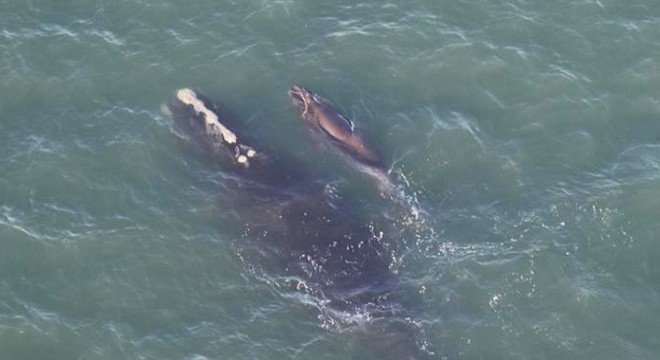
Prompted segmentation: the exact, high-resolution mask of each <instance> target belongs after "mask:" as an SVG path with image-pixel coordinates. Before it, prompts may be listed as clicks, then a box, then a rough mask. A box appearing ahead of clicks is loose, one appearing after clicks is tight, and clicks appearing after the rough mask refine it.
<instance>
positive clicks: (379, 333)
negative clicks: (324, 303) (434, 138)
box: [168, 96, 426, 359]
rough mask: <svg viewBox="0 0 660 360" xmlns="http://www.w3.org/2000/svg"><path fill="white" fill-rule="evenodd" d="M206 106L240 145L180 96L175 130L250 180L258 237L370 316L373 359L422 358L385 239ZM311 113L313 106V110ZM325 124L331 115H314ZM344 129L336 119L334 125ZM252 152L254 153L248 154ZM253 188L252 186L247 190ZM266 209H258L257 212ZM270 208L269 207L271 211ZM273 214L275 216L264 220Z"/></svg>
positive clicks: (358, 152)
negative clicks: (242, 156)
mask: <svg viewBox="0 0 660 360" xmlns="http://www.w3.org/2000/svg"><path fill="white" fill-rule="evenodd" d="M197 98H198V99H199V100H200V101H201V103H203V104H204V106H205V108H206V109H208V110H209V111H212V112H213V113H214V114H217V116H218V118H219V120H220V122H221V123H223V124H224V125H225V126H226V127H227V128H229V127H230V126H231V128H230V129H231V131H233V132H234V134H235V135H236V139H237V140H236V141H235V142H234V143H228V142H227V141H225V139H223V138H222V136H217V134H213V133H210V132H209V127H208V124H207V120H206V118H205V115H204V114H202V113H200V112H198V111H197V110H195V109H194V107H193V106H191V105H190V104H186V103H184V102H182V101H180V100H179V99H176V98H175V99H173V100H172V101H170V102H169V103H168V107H169V109H170V111H171V112H172V115H173V118H174V120H175V125H176V127H177V128H178V129H180V130H181V131H183V132H185V133H186V134H187V136H188V137H189V139H190V140H191V141H193V142H196V143H198V144H199V145H201V147H202V148H203V149H204V152H205V153H206V154H207V155H209V158H211V159H212V160H213V161H214V162H217V163H219V164H220V167H221V169H222V171H224V172H228V173H232V174H235V175H236V176H237V177H239V178H241V179H243V183H244V184H242V186H241V187H240V189H238V190H239V191H240V192H241V198H242V199H243V200H244V201H242V202H243V204H242V205H239V207H242V208H243V211H241V214H245V216H242V218H243V219H244V221H246V222H252V223H253V224H255V225H254V226H250V227H251V228H252V229H253V231H254V232H255V233H263V230H266V231H267V233H268V236H267V239H266V240H267V241H268V242H269V243H270V244H272V245H273V246H276V247H277V248H278V249H279V250H280V251H279V254H280V255H279V256H281V257H282V258H281V259H280V260H281V263H282V264H284V269H283V271H284V272H285V273H286V275H287V276H293V277H296V278H298V279H299V280H300V281H302V282H304V283H305V284H307V285H308V286H312V287H314V288H315V290H317V291H319V292H320V293H322V294H323V295H322V296H323V297H325V298H326V299H327V300H329V303H330V307H331V308H332V309H333V310H337V311H348V312H355V311H363V312H364V311H367V312H368V313H369V314H370V316H371V317H372V321H371V322H372V326H370V329H371V330H370V331H368V335H367V336H366V338H367V341H368V342H369V343H370V344H371V345H370V348H371V350H372V353H373V355H377V356H379V357H380V358H392V359H418V358H419V359H422V358H426V354H425V353H424V352H422V351H420V350H419V346H418V345H417V343H416V341H415V339H414V334H413V332H412V331H411V329H410V326H409V325H408V324H404V323H403V322H402V321H401V319H403V318H404V317H407V316H408V315H407V314H406V310H405V309H403V310H402V306H401V303H400V302H399V301H398V300H397V299H398V293H399V292H400V291H399V290H400V289H399V281H398V279H397V278H396V276H395V275H394V274H393V273H392V272H391V270H390V267H389V266H390V264H391V254H390V252H389V251H388V250H387V247H386V246H385V242H384V240H383V239H382V234H379V231H377V230H376V229H374V227H373V225H369V224H368V223H367V222H366V221H365V220H364V219H363V218H362V217H361V216H360V214H355V213H353V212H352V211H351V209H350V207H349V206H346V204H345V203H342V202H338V201H336V200H333V199H332V198H330V197H328V196H326V195H325V194H324V192H323V188H324V184H322V183H319V181H318V178H317V177H316V176H315V175H314V174H312V173H310V171H308V170H307V169H306V168H305V167H304V166H302V165H301V164H300V162H299V161H296V160H295V159H293V158H290V157H286V156H283V155H280V154H276V153H275V152H274V151H272V150H269V149H262V148H260V147H259V146H253V144H254V140H252V139H249V138H248V137H246V136H245V135H244V134H241V133H240V131H238V130H237V129H239V128H240V125H239V124H237V123H234V122H232V120H231V119H229V117H228V116H227V115H226V113H225V112H224V111H223V110H222V109H221V108H220V107H219V106H218V105H216V104H215V103H213V102H211V101H210V100H209V99H208V98H205V97H203V96H197ZM310 110H311V109H308V111H310ZM311 111H312V114H315V116H316V118H317V119H319V118H320V119H321V120H316V121H319V122H321V123H322V122H324V121H326V122H327V119H326V120H323V117H324V116H326V115H324V114H320V115H319V113H320V112H322V111H324V110H322V109H320V108H315V110H311ZM319 126H321V127H333V126H337V127H340V126H342V125H341V124H340V123H338V124H335V120H330V121H329V125H328V124H326V125H322V124H319ZM327 131H328V132H329V133H336V134H337V133H341V132H344V135H347V136H344V137H341V136H342V135H341V134H340V135H339V136H338V138H337V139H336V140H333V141H339V142H341V141H342V139H343V140H347V141H348V142H347V143H348V145H347V147H346V149H348V150H349V151H352V152H354V155H353V154H352V156H356V158H358V159H360V161H363V162H365V163H366V164H368V165H369V166H374V167H376V166H381V165H382V161H381V160H380V156H379V155H378V154H377V152H375V151H374V150H372V149H371V148H370V147H368V146H367V145H366V142H364V141H363V139H362V138H361V137H359V136H358V135H356V134H354V133H351V134H349V133H346V132H347V131H348V130H347V128H340V129H338V130H337V129H329V130H327ZM241 146H242V147H244V148H243V150H244V149H246V148H247V149H254V150H255V152H256V154H254V155H253V156H252V157H250V158H249V159H247V162H248V163H249V166H246V165H245V163H243V162H240V161H238V156H237V155H236V154H237V152H238V153H241V151H243V150H241V149H239V150H237V149H236V148H237V147H241ZM243 153H247V152H243ZM245 184H249V185H247V186H246V185H245ZM255 207H258V208H260V209H259V211H254V208H255ZM265 208H267V210H264V209H265ZM265 214H268V215H265Z"/></svg>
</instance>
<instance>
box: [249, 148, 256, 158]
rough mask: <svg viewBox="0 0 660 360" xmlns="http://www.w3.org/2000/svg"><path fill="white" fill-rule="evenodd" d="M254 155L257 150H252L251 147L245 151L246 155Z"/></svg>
mask: <svg viewBox="0 0 660 360" xmlns="http://www.w3.org/2000/svg"><path fill="white" fill-rule="evenodd" d="M255 155H257V152H256V151H254V150H253V149H250V150H248V151H247V156H248V157H254V156H255Z"/></svg>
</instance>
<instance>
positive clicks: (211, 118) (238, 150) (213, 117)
mask: <svg viewBox="0 0 660 360" xmlns="http://www.w3.org/2000/svg"><path fill="white" fill-rule="evenodd" d="M176 97H177V98H178V99H179V100H180V101H181V102H182V103H184V104H186V105H190V106H192V108H193V109H194V110H195V113H197V114H201V115H202V117H203V118H204V122H205V124H206V132H207V133H208V134H211V135H221V137H222V139H223V141H225V142H226V143H228V144H230V145H233V148H234V151H235V154H234V157H235V160H236V162H238V163H239V164H242V165H243V166H245V167H248V166H249V165H250V164H249V162H248V158H253V157H255V156H256V155H257V152H256V151H255V150H254V149H253V148H251V147H249V146H247V145H243V144H240V143H239V142H238V138H237V136H236V134H234V133H233V132H232V131H231V130H229V129H227V128H226V127H225V126H224V125H222V123H220V119H219V118H218V115H217V114H216V113H214V112H213V111H211V110H209V109H208V108H207V107H206V105H204V102H202V101H201V100H200V99H199V98H198V97H197V94H195V92H194V91H192V90H191V89H187V88H184V89H180V90H179V91H177V93H176Z"/></svg>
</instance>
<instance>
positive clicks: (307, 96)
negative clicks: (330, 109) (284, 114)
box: [289, 85, 320, 120]
mask: <svg viewBox="0 0 660 360" xmlns="http://www.w3.org/2000/svg"><path fill="white" fill-rule="evenodd" d="M289 96H291V100H292V101H293V107H294V108H296V110H298V112H300V116H301V117H302V118H303V119H305V120H309V119H311V114H312V113H313V112H314V108H315V106H314V105H318V104H320V101H319V99H318V98H317V97H316V96H315V95H314V94H313V93H312V92H311V91H309V90H307V89H305V88H304V87H302V86H300V85H293V86H292V87H291V88H290V89H289Z"/></svg>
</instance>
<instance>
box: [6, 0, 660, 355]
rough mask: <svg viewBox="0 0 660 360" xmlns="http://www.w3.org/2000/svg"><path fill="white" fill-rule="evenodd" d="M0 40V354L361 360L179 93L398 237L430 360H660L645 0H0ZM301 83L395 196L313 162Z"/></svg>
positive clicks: (655, 42)
mask: <svg viewBox="0 0 660 360" xmlns="http://www.w3.org/2000/svg"><path fill="white" fill-rule="evenodd" d="M0 25H1V26H0V54H1V56H0V73H1V74H2V81H1V82H0V99H1V100H0V359H2V360H4V359H7V360H12V359H186V360H193V359H194V360H202V359H335V358H336V359H347V358H349V359H350V358H360V359H368V358H371V357H370V356H371V355H370V352H369V347H370V346H372V345H373V344H371V343H370V342H369V341H367V340H366V339H365V337H364V336H363V335H360V332H359V331H358V330H359V329H360V328H364V327H365V326H366V325H365V324H367V323H368V322H369V321H370V319H369V314H368V313H361V312H360V311H353V312H351V311H336V310H333V309H332V308H330V307H327V306H325V302H324V300H323V299H322V298H320V297H318V296H316V295H315V293H314V291H310V290H308V289H305V288H304V286H301V283H298V285H297V286H292V285H291V283H292V282H293V283H295V282H296V280H295V279H290V278H286V277H285V276H283V275H282V272H281V271H278V270H277V269H278V264H277V261H276V260H274V259H273V258H272V256H271V253H270V250H268V249H269V245H268V244H263V243H262V242H260V239H259V238H258V237H255V236H252V235H246V234H248V232H246V231H245V228H244V222H243V220H242V219H241V217H240V216H239V214H238V213H237V212H236V211H234V209H233V208H232V207H231V204H234V203H236V201H240V198H239V197H240V194H237V193H235V192H234V191H233V190H232V187H231V186H229V183H230V182H236V181H237V180H236V179H235V178H233V177H231V176H228V175H227V174H226V173H224V172H223V171H222V169H221V168H219V167H218V166H216V165H214V164H212V163H209V161H208V159H206V158H204V157H203V156H200V154H199V153H198V152H196V151H191V150H190V148H189V147H188V146H187V144H185V141H184V142H183V143H182V138H181V136H180V135H179V134H178V133H177V131H176V129H175V128H174V126H173V124H172V119H171V118H170V117H169V116H168V115H167V114H166V113H165V112H163V111H162V108H163V106H162V105H163V104H164V103H165V102H167V101H168V100H170V99H171V98H172V97H173V96H174V94H175V91H176V89H178V88H181V87H191V88H194V89H196V90H198V91H200V92H202V93H204V94H205V95H207V96H209V97H211V98H213V99H216V100H217V101H219V102H220V103H221V104H223V105H224V106H225V107H226V108H227V109H228V110H229V111H231V112H232V113H233V114H234V115H235V118H236V119H237V121H239V122H240V123H242V124H244V130H246V131H248V132H249V133H250V134H251V135H253V137H254V138H256V139H259V141H260V142H261V143H262V144H265V145H267V146H268V147H269V148H273V149H279V150H285V151H288V152H290V153H292V154H294V155H295V156H297V157H299V158H300V159H302V161H304V162H305V163H306V164H309V166H313V167H316V168H317V169H320V170H325V175H324V176H326V178H327V179H329V181H331V183H330V184H331V186H330V188H331V190H332V191H333V192H334V193H335V195H336V196H337V197H341V198H345V199H351V200H352V202H353V203H354V204H355V205H354V207H355V210H357V211H361V212H363V213H365V217H367V218H369V219H373V222H374V223H379V222H380V223H386V222H391V223H392V224H394V226H390V227H388V229H390V230H388V231H389V232H390V233H389V234H385V235H386V236H389V238H390V239H391V240H390V241H391V244H389V245H390V249H392V254H391V255H392V261H391V264H390V268H391V269H392V271H393V272H394V273H396V275H397V277H398V278H399V281H400V284H401V285H400V288H401V289H400V292H401V293H402V297H404V298H406V299H407V301H406V302H405V306H406V307H407V308H408V311H409V313H410V314H411V315H410V318H409V319H407V321H409V322H410V323H412V324H414V327H415V328H416V330H417V331H416V333H417V334H416V337H417V344H418V345H419V346H420V347H421V348H423V350H424V351H425V352H426V353H427V354H429V356H430V357H431V358H437V359H657V358H658V357H660V337H659V336H658V334H659V333H660V316H659V315H658V314H659V313H660V260H659V259H660V242H659V240H660V237H659V236H660V98H659V94H660V40H659V39H660V6H659V5H658V3H657V1H656V0H631V1H620V0H600V1H599V0H595V1H591V0H582V1H579V0H574V1H566V0H559V1H541V0H527V1H525V0H509V1H482V0H464V1H438V0H414V1H400V2H398V3H397V2H393V3H386V2H381V1H375V0H369V1H361V2H356V1H318V0H313V1H312V0H305V1H303V0H280V1H268V0H259V1H254V0H241V1H238V0H235V1H210V0H204V1H183V0H165V1H162V0H159V1H155V0H134V1H131V0H121V1H110V0H94V1H83V0H67V1H46V0H25V1H19V0H4V1H2V2H1V3H0ZM293 84H302V85H305V86H308V87H310V88H311V89H313V90H315V91H316V92H318V93H320V94H321V95H323V96H324V97H326V98H328V99H330V100H332V102H333V103H335V104H336V105H337V106H338V107H339V108H340V109H341V110H342V112H343V113H344V114H345V115H346V116H347V117H349V118H351V119H352V120H353V121H354V122H355V123H356V124H357V125H358V126H359V127H360V128H361V129H362V130H363V131H364V132H365V133H366V134H368V136H369V138H370V139H371V142H372V143H373V144H374V145H375V146H376V147H377V148H378V149H380V151H381V152H382V153H383V155H384V157H385V159H386V160H387V163H388V165H389V167H390V170H391V171H390V173H391V178H392V182H393V183H394V185H395V186H396V188H397V189H398V190H397V191H399V192H400V194H399V196H400V198H401V199H400V200H401V201H399V204H398V205H396V204H393V203H392V202H391V201H390V202H388V201H385V200H383V199H382V198H380V197H379V196H378V195H377V194H376V192H375V191H374V190H373V186H372V185H373V184H371V183H370V181H369V180H368V178H367V177H365V176H364V175H362V174H360V173H359V172H357V171H356V170H355V169H354V168H352V167H350V166H346V165H345V163H344V162H342V161H341V160H336V159H335V157H334V154H333V153H332V152H328V151H325V150H323V149H321V148H318V147H316V146H315V145H314V141H313V140H310V137H309V134H308V133H307V132H306V131H305V129H304V127H303V125H302V123H301V121H300V120H299V118H298V116H297V114H296V113H295V111H294V110H293V108H292V106H291V101H290V99H289V98H288V97H287V94H286V89H287V88H288V87H289V86H291V85H293ZM401 204H404V206H405V207H407V208H408V210H409V211H410V216H407V217H396V216H393V215H392V214H393V213H395V212H396V211H394V210H393V208H395V207H397V206H399V207H400V206H401Z"/></svg>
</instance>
